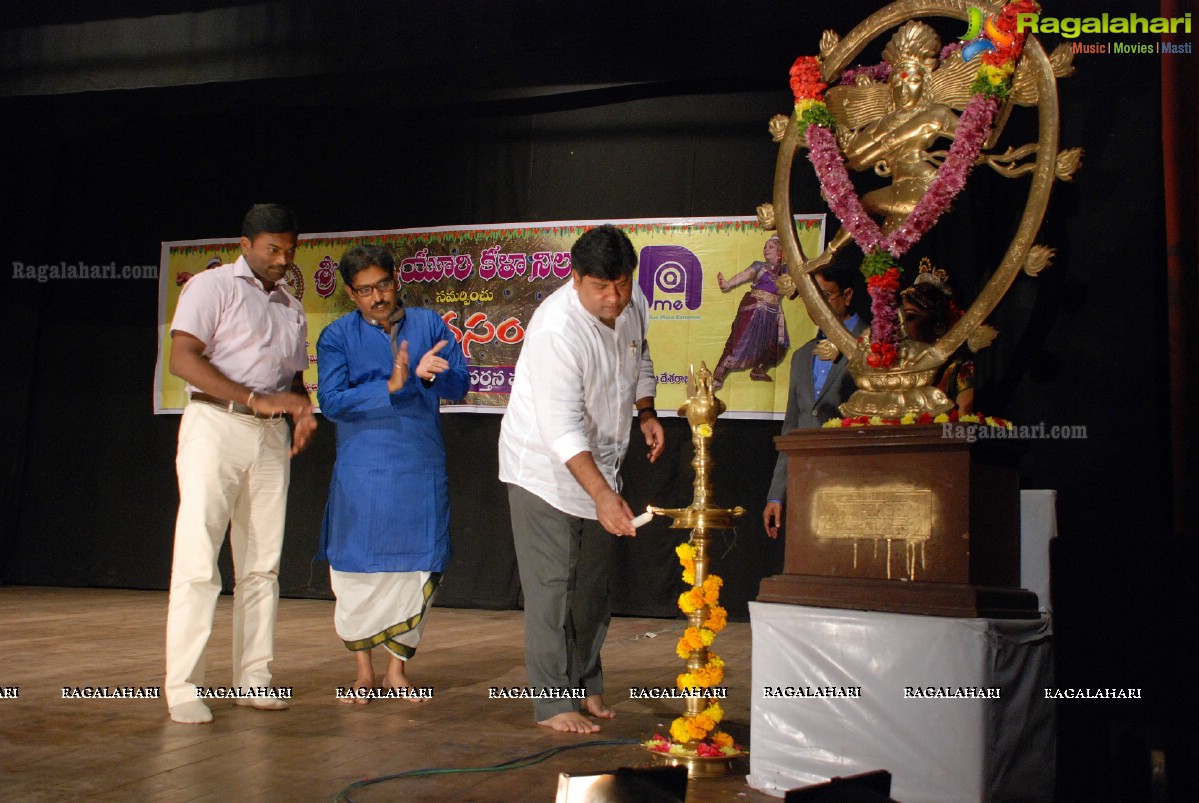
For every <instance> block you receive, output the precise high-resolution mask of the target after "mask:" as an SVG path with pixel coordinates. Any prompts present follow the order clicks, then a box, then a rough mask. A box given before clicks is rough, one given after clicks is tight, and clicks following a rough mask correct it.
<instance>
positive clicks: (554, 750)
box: [334, 739, 641, 803]
mask: <svg viewBox="0 0 1199 803" xmlns="http://www.w3.org/2000/svg"><path fill="white" fill-rule="evenodd" d="M640 743H641V740H640V739H593V740H592V741H589V742H580V743H578V744H568V745H562V746H561V747H551V748H550V749H548V750H542V751H541V752H540V753H533V754H532V755H529V756H522V757H520V758H513V759H509V760H508V761H502V762H500V763H499V764H492V765H491V766H490V767H430V768H426V769H421V770H408V771H407V772H397V773H395V774H394V775H381V776H379V777H378V778H365V779H363V780H361V781H356V782H354V783H352V784H350V785H349V786H347V787H346V788H345V789H342V790H341V791H340V792H338V793H337V797H335V798H334V801H335V803H353V801H352V800H351V798H350V792H356V791H358V790H359V789H364V788H366V787H368V786H373V785H374V784H377V783H383V782H384V781H394V780H398V779H400V778H420V777H423V776H428V775H450V774H452V773H458V772H499V771H501V770H518V769H523V768H524V767H531V766H533V765H534V764H540V763H541V762H542V761H545V760H546V759H547V758H551V757H553V756H556V755H558V754H559V753H564V752H566V751H567V750H578V749H579V748H581V747H611V746H614V745H629V744H640Z"/></svg>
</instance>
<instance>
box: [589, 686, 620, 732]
mask: <svg viewBox="0 0 1199 803" xmlns="http://www.w3.org/2000/svg"><path fill="white" fill-rule="evenodd" d="M583 710H584V711H586V712H587V713H588V714H591V716H593V717H599V718H600V719H615V718H616V712H615V711H613V710H612V709H611V708H609V707H608V706H606V705H604V698H603V696H602V695H599V694H592V695H589V696H588V697H587V698H586V699H585V700H583ZM596 730H599V728H596Z"/></svg>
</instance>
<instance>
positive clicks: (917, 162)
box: [759, 0, 1081, 418]
mask: <svg viewBox="0 0 1199 803" xmlns="http://www.w3.org/2000/svg"><path fill="white" fill-rule="evenodd" d="M979 6H981V7H982V9H983V11H982V13H983V14H984V15H987V16H986V19H987V24H986V26H985V31H984V32H980V33H979V35H978V37H976V39H975V40H972V41H970V42H966V43H964V44H954V45H952V46H950V47H945V48H943V47H942V43H941V40H940V37H939V36H938V35H937V33H936V31H935V30H934V29H933V28H932V27H931V26H930V25H928V24H926V23H925V22H923V21H920V20H917V19H915V18H917V17H919V18H922V19H924V18H930V17H938V16H940V17H947V18H951V19H954V20H960V21H962V22H965V21H967V20H968V19H969V18H970V11H971V9H972V8H976V7H979ZM1030 10H1032V11H1040V7H1039V5H1038V4H1037V3H1035V2H1033V0H1014V1H1013V2H1009V3H976V2H971V3H967V2H964V0H898V2H893V3H891V4H890V5H887V6H885V7H884V8H882V9H880V10H879V11H877V12H875V13H874V14H872V15H870V16H869V17H868V18H867V19H865V20H864V21H862V22H861V23H860V24H859V25H858V26H857V27H855V28H854V29H853V30H852V31H851V32H850V33H849V34H848V35H847V36H846V37H845V38H844V39H842V38H840V37H839V36H838V35H837V34H836V33H835V32H833V31H826V32H825V33H824V35H823V37H822V38H821V41H820V46H819V55H816V56H806V57H805V56H801V57H800V58H799V59H797V60H796V64H795V66H793V67H792V89H793V91H794V92H795V97H796V110H795V113H794V114H791V115H788V116H786V117H784V116H781V115H780V116H778V117H776V118H774V119H773V120H771V123H770V130H771V134H772V137H773V138H774V139H775V141H777V142H779V156H778V160H777V164H776V170H775V183H774V199H773V203H772V204H764V205H763V206H762V207H760V208H759V221H760V222H761V224H762V225H763V226H765V227H767V228H770V227H774V226H777V229H778V234H779V237H780V240H781V241H782V245H783V252H784V258H785V261H786V263H787V265H789V266H791V267H790V275H787V276H783V277H781V279H782V281H780V290H781V291H782V292H783V293H784V294H787V293H788V292H789V291H790V290H792V289H795V290H798V292H799V293H800V295H801V296H802V297H803V300H804V304H805V305H806V306H807V308H808V312H809V314H810V315H811V317H812V319H813V321H814V322H815V323H816V324H817V326H819V327H820V328H821V329H822V330H823V331H824V332H825V333H826V334H827V335H828V337H829V339H830V340H831V341H832V342H833V344H834V345H835V346H836V348H837V349H838V350H839V351H841V352H842V353H845V354H846V355H848V357H849V360H850V363H849V368H850V372H851V373H852V374H853V376H854V379H855V381H856V382H857V384H858V388H859V390H858V391H857V392H856V393H855V394H854V395H853V396H852V397H851V398H850V399H849V401H847V402H846V403H845V404H844V405H843V406H842V412H843V413H844V414H846V415H850V416H859V415H867V416H880V417H883V418H900V417H902V416H903V415H905V414H909V413H912V414H920V413H932V414H934V415H935V414H937V413H941V412H945V411H947V410H949V409H950V408H951V407H952V403H951V402H950V401H949V400H948V398H947V397H946V396H945V394H944V393H942V392H941V391H939V390H938V389H936V388H934V387H931V386H930V383H931V382H932V380H933V377H934V376H935V375H936V373H937V372H938V370H939V368H940V367H941V366H942V365H943V364H944V363H945V362H946V360H947V359H948V358H949V357H951V356H952V355H954V353H955V352H956V351H958V349H960V348H961V347H962V346H963V345H964V344H967V343H969V344H970V345H971V346H978V347H981V345H982V344H985V343H986V342H989V341H990V339H992V338H993V337H994V330H993V329H990V328H989V327H985V324H984V321H985V320H986V318H987V316H989V315H990V314H991V313H992V312H993V311H994V309H995V306H996V305H997V304H998V303H999V301H1000V299H1001V298H1002V297H1003V295H1004V293H1006V292H1007V290H1008V288H1009V287H1010V286H1011V283H1012V282H1013V281H1014V279H1015V278H1016V276H1017V275H1018V274H1019V273H1020V271H1021V270H1024V271H1025V272H1026V273H1027V274H1028V275H1030V276H1035V275H1037V274H1038V273H1039V272H1040V271H1041V270H1042V269H1044V268H1045V267H1046V265H1048V263H1049V259H1050V257H1051V256H1052V254H1053V249H1052V248H1049V247H1048V246H1045V245H1037V244H1035V242H1034V240H1035V237H1036V235H1037V232H1038V230H1039V228H1040V225H1041V221H1042V219H1043V217H1044V214H1045V209H1046V207H1047V205H1048V201H1049V193H1050V189H1051V188H1052V185H1053V182H1054V181H1055V180H1058V179H1061V180H1070V178H1071V177H1072V175H1073V172H1074V171H1075V170H1076V169H1077V167H1078V164H1079V159H1080V157H1081V151H1080V150H1077V149H1073V150H1067V151H1060V152H1059V150H1058V129H1059V118H1058V103H1057V82H1056V79H1057V78H1059V77H1063V76H1066V75H1069V74H1070V73H1071V72H1072V71H1073V67H1072V64H1071V58H1072V55H1071V53H1070V50H1069V47H1068V46H1062V47H1059V48H1058V49H1057V50H1056V51H1055V52H1054V53H1053V54H1052V56H1050V55H1047V54H1046V53H1045V51H1044V50H1043V49H1042V48H1041V45H1040V43H1039V42H1038V41H1037V40H1036V38H1035V37H1032V36H1027V35H1026V34H1025V33H1023V32H1019V31H1017V25H1016V19H1017V17H1018V15H1019V14H1021V13H1029V12H1030ZM971 27H972V28H973V27H974V26H971ZM884 35H885V36H887V37H888V39H887V43H886V46H885V48H884V49H883V62H882V63H881V64H878V65H874V66H867V67H863V66H854V67H853V68H852V70H850V69H849V68H850V65H851V64H852V63H853V62H854V59H856V58H857V57H858V56H859V54H860V53H861V52H862V51H863V50H864V49H865V48H866V47H867V46H868V45H869V44H870V43H871V42H873V41H875V40H877V39H878V38H880V37H881V36H884ZM826 89H827V91H825V90H826ZM1018 107H1032V108H1035V110H1036V115H1037V132H1038V135H1037V139H1036V141H1035V142H1030V143H1022V144H1020V145H1018V146H1010V147H1007V148H1006V150H1003V151H1002V152H993V151H994V149H995V147H996V144H997V143H998V142H999V140H1000V138H1001V135H1002V133H1003V131H1004V128H1005V126H1006V123H1007V121H1008V118H1009V116H1010V115H1011V114H1012V113H1013V109H1016V108H1018ZM959 112H960V114H959ZM946 147H948V150H945V148H946ZM804 148H806V149H808V154H807V156H808V159H810V161H811V162H812V167H814V168H815V170H816V173H817V177H818V179H819V181H820V184H821V190H822V194H823V195H824V197H825V198H826V200H827V201H828V203H829V206H830V208H831V209H832V211H833V213H834V215H835V216H836V217H837V218H838V219H839V220H840V223H841V226H840V227H839V228H838V230H837V231H836V233H835V234H834V235H833V237H832V238H831V239H830V241H829V244H828V247H827V248H826V249H825V251H824V252H823V253H821V254H809V255H805V254H803V253H802V252H801V250H800V248H799V245H798V241H797V239H796V236H795V231H794V228H793V227H792V226H789V225H786V221H788V220H790V219H791V201H790V190H791V180H792V179H791V176H792V173H793V172H794V170H793V162H794V157H795V154H796V152H797V151H799V150H800V149H804ZM805 161H807V159H805ZM975 165H980V166H981V165H986V166H988V167H990V168H992V169H993V170H995V171H996V172H998V173H999V174H1000V175H1003V176H1005V177H1008V178H1017V177H1021V176H1026V175H1030V176H1031V179H1030V187H1029V192H1028V198H1027V201H1026V202H1025V206H1024V209H1023V212H1022V213H1021V217H1020V220H1019V224H1018V226H1017V229H1016V234H1015V236H1014V237H1013V238H1012V240H1011V242H1010V243H1008V244H1007V246H1006V251H1004V252H1003V254H1002V257H1001V258H1000V259H999V261H998V265H997V266H996V267H995V268H994V270H993V272H991V275H990V279H989V280H988V282H987V285H986V286H985V288H984V289H983V291H982V292H981V293H980V294H979V296H978V297H977V298H976V299H975V301H974V303H973V304H972V305H971V306H970V308H969V309H968V310H966V311H965V313H964V314H963V315H961V317H960V318H959V319H958V320H957V322H956V323H954V324H953V326H952V327H951V328H949V330H948V331H947V332H945V333H944V334H943V335H941V336H940V337H939V338H937V340H936V342H933V343H920V342H916V341H913V340H911V339H909V338H907V337H905V335H904V331H903V329H904V328H903V326H902V324H901V323H900V321H899V317H898V316H899V303H898V290H899V287H900V285H901V282H902V279H901V277H902V274H903V272H904V271H905V270H907V271H908V273H909V275H911V274H912V273H913V272H914V271H912V270H910V269H911V268H914V266H910V265H905V264H904V263H903V257H904V256H905V254H906V253H907V250H908V249H909V248H911V247H912V246H913V245H915V244H916V243H917V242H919V240H920V239H921V237H922V236H923V235H924V234H925V233H926V232H927V231H929V230H930V229H931V228H932V227H933V226H935V224H936V222H937V219H938V218H939V217H940V215H941V214H942V213H944V212H945V211H946V210H947V209H948V208H949V207H950V205H951V203H952V202H953V200H954V199H955V198H956V197H957V195H958V193H960V192H962V191H963V190H965V191H968V188H967V187H966V184H967V178H968V174H969V173H970V171H971V169H972V168H974V167H975ZM795 169H797V170H799V171H801V172H802V171H803V169H804V168H803V166H800V167H798V168H795ZM849 171H853V172H858V173H861V172H865V171H872V172H874V173H875V174H877V175H879V176H882V177H884V178H886V179H889V182H888V183H887V184H886V185H884V186H882V187H879V188H876V189H873V190H871V191H870V192H866V193H865V194H864V195H862V196H861V197H859V196H858V195H857V190H856V188H855V187H854V184H853V181H852V178H851V175H850V173H849ZM851 240H852V241H856V242H857V244H858V245H859V246H860V247H861V250H862V252H863V254H864V257H865V258H864V259H863V261H862V269H863V273H865V274H866V275H867V288H868V292H869V293H870V295H871V299H872V311H873V313H874V316H873V317H874V321H873V323H872V327H871V330H870V332H869V333H867V334H866V335H864V336H863V337H862V338H861V339H860V340H859V339H857V338H855V337H854V336H853V335H852V334H850V332H849V331H847V330H846V329H845V327H844V326H843V325H841V323H840V321H839V320H838V319H837V318H836V317H835V316H834V314H833V312H832V310H831V309H830V308H829V306H828V304H827V302H826V300H825V299H824V297H823V295H822V294H821V293H820V292H819V291H818V289H817V287H816V285H815V284H814V282H813V281H811V279H810V278H809V276H808V274H810V273H811V272H812V271H814V270H819V269H820V268H822V267H824V266H826V265H828V264H829V263H831V262H832V261H833V260H834V259H836V260H842V259H846V258H851V257H849V256H847V255H846V253H845V246H846V245H848V244H849V243H850V241H851ZM1001 245H1002V244H999V243H997V244H996V248H995V249H994V251H995V252H998V251H999V250H1000V248H999V246H1001ZM854 256H856V255H854ZM976 259H977V261H978V262H980V263H982V264H983V265H988V264H994V262H995V259H996V255H995V253H992V252H990V251H988V252H987V253H979V254H978V255H977V257H976ZM949 267H951V268H952V267H953V266H949ZM792 281H793V282H794V284H793V285H792V284H791V282H792ZM982 327H985V328H982ZM980 328H982V331H977V330H980Z"/></svg>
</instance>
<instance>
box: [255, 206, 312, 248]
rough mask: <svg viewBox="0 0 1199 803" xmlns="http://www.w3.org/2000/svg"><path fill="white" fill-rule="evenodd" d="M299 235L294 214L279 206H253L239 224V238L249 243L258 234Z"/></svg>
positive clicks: (298, 226) (298, 225)
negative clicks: (243, 238)
mask: <svg viewBox="0 0 1199 803" xmlns="http://www.w3.org/2000/svg"><path fill="white" fill-rule="evenodd" d="M264 232H265V233H266V234H284V233H288V234H295V235H297V236H299V234H300V224H299V223H297V222H296V213H295V212H293V211H291V209H290V208H288V207H286V206H280V205H279V204H254V205H253V206H251V207H250V211H249V212H246V219H245V220H243V221H242V224H241V236H242V237H245V238H246V239H247V240H249V241H250V242H253V241H254V238H255V237H257V236H258V235H259V234H263V233H264Z"/></svg>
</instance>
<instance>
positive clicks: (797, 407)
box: [762, 265, 866, 538]
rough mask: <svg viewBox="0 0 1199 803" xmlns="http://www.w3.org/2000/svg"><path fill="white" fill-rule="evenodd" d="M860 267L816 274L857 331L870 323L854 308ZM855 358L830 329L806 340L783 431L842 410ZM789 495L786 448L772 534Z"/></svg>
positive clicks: (796, 361)
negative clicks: (840, 348)
mask: <svg viewBox="0 0 1199 803" xmlns="http://www.w3.org/2000/svg"><path fill="white" fill-rule="evenodd" d="M854 274H855V271H854V269H853V268H849V267H846V266H842V265H832V266H830V267H828V268H825V269H824V270H821V271H817V272H816V273H813V274H812V278H813V279H814V280H815V282H816V286H817V287H819V288H820V292H822V293H824V297H825V298H826V299H827V300H828V305H829V306H830V307H832V309H833V312H834V313H835V314H836V315H837V317H838V318H839V319H840V320H841V322H842V323H844V324H845V328H846V329H848V330H849V331H851V332H853V334H854V335H855V336H858V335H861V334H862V331H863V330H864V329H865V328H866V326H865V323H864V322H863V321H862V319H861V317H860V316H859V315H858V314H857V313H856V312H854V311H853V296H854V291H853V280H854ZM848 363H849V360H848V359H847V358H846V357H845V355H844V354H838V353H837V350H836V347H834V346H833V343H832V341H831V340H828V339H827V338H825V336H824V333H822V332H819V333H817V335H816V337H814V338H813V339H811V340H809V341H808V342H807V343H804V344H803V345H802V346H801V347H800V348H799V350H798V351H796V352H795V354H794V355H793V356H792V358H791V388H790V391H789V392H788V393H787V415H786V417H785V418H784V419H783V430H782V434H783V435H787V434H789V433H790V432H791V431H792V430H795V429H813V428H816V427H819V426H821V425H823V424H824V422H825V421H827V420H829V419H830V418H835V417H837V416H838V415H840V411H839V409H838V408H839V406H840V405H841V403H842V402H844V401H845V400H846V399H848V398H849V396H850V394H852V393H853V391H854V382H853V377H852V376H850V374H849V371H848V370H847V365H848ZM786 494H787V456H786V455H785V454H782V453H780V454H779V456H778V461H777V462H776V463H775V465H774V478H773V480H772V481H771V483H770V491H769V493H767V495H766V507H765V509H763V510H762V523H763V524H764V525H765V527H766V534H767V535H768V536H770V537H771V538H778V535H779V523H780V522H781V521H782V517H783V502H784V501H785V499H786Z"/></svg>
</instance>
